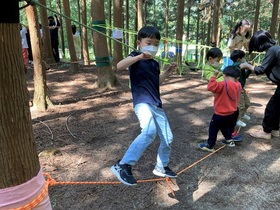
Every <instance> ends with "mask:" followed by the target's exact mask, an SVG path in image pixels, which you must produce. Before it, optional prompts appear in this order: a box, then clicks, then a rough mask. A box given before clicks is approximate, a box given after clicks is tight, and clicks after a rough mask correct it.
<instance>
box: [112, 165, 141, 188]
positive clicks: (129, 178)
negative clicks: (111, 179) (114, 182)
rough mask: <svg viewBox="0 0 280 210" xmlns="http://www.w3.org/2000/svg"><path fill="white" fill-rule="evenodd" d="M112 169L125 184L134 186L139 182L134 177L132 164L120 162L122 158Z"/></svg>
mask: <svg viewBox="0 0 280 210" xmlns="http://www.w3.org/2000/svg"><path fill="white" fill-rule="evenodd" d="M111 171H112V172H113V174H115V176H116V177H117V178H118V180H120V181H121V182H122V183H123V184H125V185H128V186H134V185H136V184H137V181H136V180H135V179H134V177H133V175H132V172H131V165H128V164H123V165H121V164H120V160H118V162H117V163H116V164H115V165H113V166H112V167H111Z"/></svg>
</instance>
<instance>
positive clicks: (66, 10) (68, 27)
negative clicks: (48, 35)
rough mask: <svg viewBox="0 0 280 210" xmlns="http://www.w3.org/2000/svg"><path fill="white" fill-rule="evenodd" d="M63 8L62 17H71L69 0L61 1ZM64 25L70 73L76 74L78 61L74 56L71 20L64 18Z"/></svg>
mask: <svg viewBox="0 0 280 210" xmlns="http://www.w3.org/2000/svg"><path fill="white" fill-rule="evenodd" d="M63 8H64V15H65V16H67V17H71V14H70V5H69V0H63ZM65 25H66V34H67V41H68V48H69V53H70V71H71V72H76V71H78V70H79V64H78V60H77V56H76V52H75V46H74V41H73V35H72V26H71V20H69V19H68V18H66V19H65Z"/></svg>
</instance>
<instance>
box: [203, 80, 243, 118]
mask: <svg viewBox="0 0 280 210" xmlns="http://www.w3.org/2000/svg"><path fill="white" fill-rule="evenodd" d="M207 90H209V91H211V92H213V93H214V94H215V97H214V112H215V114H218V115H222V116H227V115H230V114H233V113H234V112H235V111H236V110H237V106H238V102H239V96H240V92H241V90H242V87H241V84H240V82H238V81H236V82H235V81H232V80H224V81H221V82H217V81H216V77H214V76H213V77H211V78H210V80H209V83H208V85H207Z"/></svg>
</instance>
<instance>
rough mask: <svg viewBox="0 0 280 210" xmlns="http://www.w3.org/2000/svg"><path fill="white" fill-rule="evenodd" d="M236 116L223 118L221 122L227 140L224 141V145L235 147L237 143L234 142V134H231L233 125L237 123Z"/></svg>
mask: <svg viewBox="0 0 280 210" xmlns="http://www.w3.org/2000/svg"><path fill="white" fill-rule="evenodd" d="M235 119H236V116H235V113H233V114H231V115H228V116H222V120H221V122H222V123H221V132H222V134H223V136H224V137H225V139H224V140H223V141H222V143H224V144H226V145H228V146H230V147H234V146H235V143H234V141H233V140H232V133H231V130H230V128H231V125H232V124H233V123H234V122H235Z"/></svg>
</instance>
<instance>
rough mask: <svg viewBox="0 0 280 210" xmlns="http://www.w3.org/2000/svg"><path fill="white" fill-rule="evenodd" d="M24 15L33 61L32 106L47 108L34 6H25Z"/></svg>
mask: <svg viewBox="0 0 280 210" xmlns="http://www.w3.org/2000/svg"><path fill="white" fill-rule="evenodd" d="M26 16H27V20H28V25H29V31H30V40H31V46H32V52H33V62H34V97H33V106H34V107H35V108H36V109H37V110H39V111H46V109H47V85H46V69H45V65H44V63H43V54H42V50H41V49H42V44H41V37H40V29H39V24H38V15H37V9H36V7H35V6H28V7H27V8H26Z"/></svg>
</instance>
